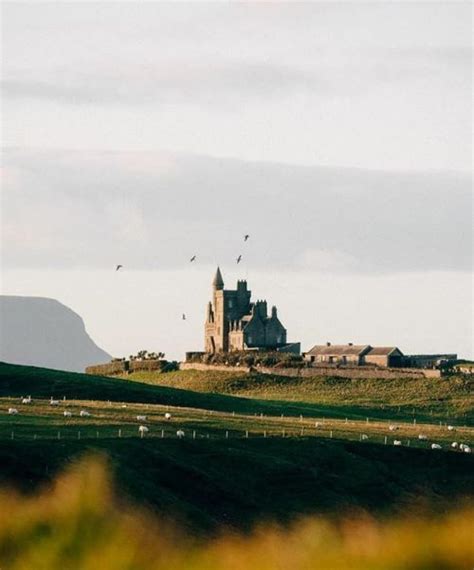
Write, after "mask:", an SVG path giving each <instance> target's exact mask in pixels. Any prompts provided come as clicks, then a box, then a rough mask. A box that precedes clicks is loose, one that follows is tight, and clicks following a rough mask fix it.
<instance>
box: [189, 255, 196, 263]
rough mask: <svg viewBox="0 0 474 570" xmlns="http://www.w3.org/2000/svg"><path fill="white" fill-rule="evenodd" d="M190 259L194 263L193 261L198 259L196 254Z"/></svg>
mask: <svg viewBox="0 0 474 570" xmlns="http://www.w3.org/2000/svg"><path fill="white" fill-rule="evenodd" d="M189 261H190V263H192V262H193V261H196V256H195V255H193V256H192V257H191V259H190V260H189Z"/></svg>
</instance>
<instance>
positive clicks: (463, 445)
mask: <svg viewBox="0 0 474 570" xmlns="http://www.w3.org/2000/svg"><path fill="white" fill-rule="evenodd" d="M465 447H467V445H466V444H465V443H460V444H459V449H460V450H461V451H464V448H465Z"/></svg>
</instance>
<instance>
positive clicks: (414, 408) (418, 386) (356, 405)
mask: <svg viewBox="0 0 474 570" xmlns="http://www.w3.org/2000/svg"><path fill="white" fill-rule="evenodd" d="M126 378H127V379H129V380H135V381H138V382H142V383H147V384H152V385H157V386H167V387H173V388H182V389H185V390H193V391H196V392H205V393H219V394H228V395H233V396H239V397H246V398H254V399H258V400H270V401H286V402H292V403H294V404H297V403H304V404H305V405H306V406H307V405H308V404H314V405H317V406H318V408H320V409H324V408H326V409H327V410H328V414H329V413H330V412H332V413H335V412H337V411H338V412H339V413H340V415H344V416H345V415H349V417H350V416H352V415H358V416H359V417H360V416H364V415H371V416H374V417H381V418H383V417H392V418H393V417H397V418H400V419H402V418H404V419H407V418H413V416H414V415H415V416H416V417H418V418H420V419H424V420H431V421H436V420H438V421H440V420H441V421H447V420H449V421H450V420H454V419H458V420H459V421H460V422H461V421H462V422H464V423H466V424H467V425H474V378H470V377H469V376H461V375H459V376H447V377H443V378H434V379H433V378H408V379H407V378H398V379H391V380H387V379H363V378H354V379H346V378H331V377H326V378H321V377H318V378H316V377H315V378H291V377H284V376H269V375H265V374H256V373H252V374H245V373H239V372H225V371H211V372H208V371H206V372H203V371H198V370H182V371H178V372H170V373H167V374H160V373H154V372H138V373H133V374H130V375H128V376H126Z"/></svg>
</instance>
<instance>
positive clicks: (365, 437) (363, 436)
mask: <svg viewBox="0 0 474 570" xmlns="http://www.w3.org/2000/svg"><path fill="white" fill-rule="evenodd" d="M360 439H361V440H366V439H369V436H368V435H366V434H365V433H363V434H362V435H361V436H360Z"/></svg>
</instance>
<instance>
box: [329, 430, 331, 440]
mask: <svg viewBox="0 0 474 570" xmlns="http://www.w3.org/2000/svg"><path fill="white" fill-rule="evenodd" d="M329 437H330V438H331V439H332V430H331V432H330V434H329Z"/></svg>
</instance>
